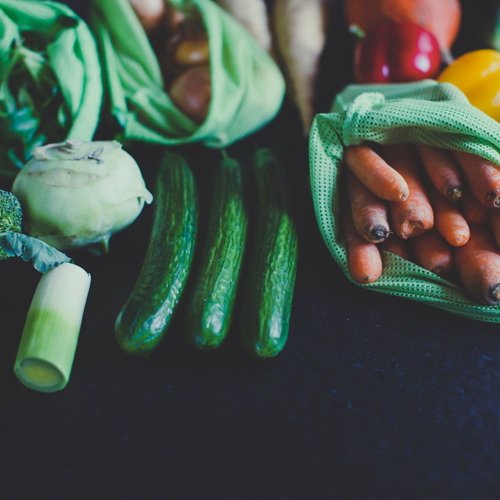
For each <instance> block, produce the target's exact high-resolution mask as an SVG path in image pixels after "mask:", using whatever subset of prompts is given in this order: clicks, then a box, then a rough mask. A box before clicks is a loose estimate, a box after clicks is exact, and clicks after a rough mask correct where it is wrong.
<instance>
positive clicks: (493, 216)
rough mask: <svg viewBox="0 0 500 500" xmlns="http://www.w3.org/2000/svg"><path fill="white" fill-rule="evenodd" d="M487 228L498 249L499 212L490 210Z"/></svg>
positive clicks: (499, 235) (499, 231) (499, 240)
mask: <svg viewBox="0 0 500 500" xmlns="http://www.w3.org/2000/svg"><path fill="white" fill-rule="evenodd" d="M489 215H490V218H489V221H488V222H489V226H490V229H491V233H492V234H493V238H494V239H495V243H496V244H497V247H498V248H500V210H490V214H489Z"/></svg>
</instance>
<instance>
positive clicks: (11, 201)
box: [0, 190, 23, 260]
mask: <svg viewBox="0 0 500 500" xmlns="http://www.w3.org/2000/svg"><path fill="white" fill-rule="evenodd" d="M22 220H23V212H22V209H21V204H20V203H19V200H18V199H17V198H16V197H15V196H14V195H13V194H12V193H9V192H8V191H2V190H0V233H6V232H8V231H14V232H21V224H22ZM7 257H10V255H8V254H7V253H6V252H4V250H3V249H2V248H1V247H0V260H3V259H6V258H7Z"/></svg>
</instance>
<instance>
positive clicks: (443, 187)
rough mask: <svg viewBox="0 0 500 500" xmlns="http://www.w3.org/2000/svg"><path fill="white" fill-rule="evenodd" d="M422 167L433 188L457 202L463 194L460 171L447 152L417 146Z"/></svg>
mask: <svg viewBox="0 0 500 500" xmlns="http://www.w3.org/2000/svg"><path fill="white" fill-rule="evenodd" d="M417 151H418V154H419V155H420V159H421V160H422V165H423V166H424V169H425V171H426V173H427V175H428V176H429V179H430V180H431V182H432V184H433V185H434V186H435V188H436V189H437V190H438V191H439V192H440V193H441V194H443V195H444V196H446V197H447V198H448V199H449V200H451V201H457V200H458V199H459V198H460V197H461V196H462V193H463V189H464V188H463V180H462V176H461V173H460V169H459V167H458V165H457V164H456V162H455V160H454V158H453V156H452V154H451V153H450V152H449V151H444V150H441V149H436V148H430V147H428V146H423V145H419V146H417Z"/></svg>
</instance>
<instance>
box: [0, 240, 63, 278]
mask: <svg viewBox="0 0 500 500" xmlns="http://www.w3.org/2000/svg"><path fill="white" fill-rule="evenodd" d="M0 249H1V250H2V251H3V252H4V253H5V254H6V255H7V256H10V257H21V259H23V260H24V261H25V262H31V263H32V264H33V267H34V268H35V269H36V270H37V271H39V272H41V273H46V272H47V271H50V270H51V269H53V268H54V267H57V266H59V265H60V264H63V263H64V262H72V260H71V259H70V258H69V257H68V256H67V255H66V254H64V253H62V252H60V251H59V250H57V249H56V248H54V247H52V246H50V245H48V244H47V243H45V242H43V241H42V240H39V239H38V238H33V237H32V236H27V235H26V234H22V233H15V232H12V231H9V232H6V233H1V234H0Z"/></svg>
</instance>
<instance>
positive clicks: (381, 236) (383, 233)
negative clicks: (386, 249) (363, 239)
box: [370, 226, 390, 243]
mask: <svg viewBox="0 0 500 500" xmlns="http://www.w3.org/2000/svg"><path fill="white" fill-rule="evenodd" d="M389 234H390V231H389V230H388V229H387V228H386V227H384V226H375V227H374V228H373V229H372V230H371V231H370V241H372V242H373V243H382V241H385V240H386V239H387V238H388V237H389Z"/></svg>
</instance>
